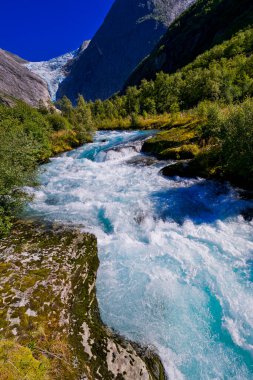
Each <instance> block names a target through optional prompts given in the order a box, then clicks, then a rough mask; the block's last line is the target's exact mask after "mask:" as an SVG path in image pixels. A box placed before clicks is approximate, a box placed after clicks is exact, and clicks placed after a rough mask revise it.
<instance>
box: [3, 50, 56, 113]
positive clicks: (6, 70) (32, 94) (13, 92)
mask: <svg viewBox="0 0 253 380" xmlns="http://www.w3.org/2000/svg"><path fill="white" fill-rule="evenodd" d="M24 63H25V61H23V60H22V59H21V58H19V57H17V56H15V55H12V54H11V53H8V52H6V51H4V50H2V49H0V94H1V98H3V99H4V96H5V95H7V97H8V96H10V97H13V98H15V99H20V100H23V101H24V102H26V103H28V104H30V105H31V106H34V107H36V106H38V105H39V104H40V102H42V103H44V104H45V105H46V104H47V103H48V101H49V100H50V96H49V92H48V89H47V85H46V83H45V82H44V81H43V80H42V79H41V78H40V77H39V76H37V75H35V74H34V73H32V72H30V71H29V70H28V69H27V68H26V67H25V65H24ZM7 103H8V101H7Z"/></svg>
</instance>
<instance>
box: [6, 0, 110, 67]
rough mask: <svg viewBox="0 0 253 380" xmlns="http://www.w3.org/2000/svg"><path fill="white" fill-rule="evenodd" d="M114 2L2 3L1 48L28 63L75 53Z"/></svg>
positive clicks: (14, 0) (51, 0) (31, 0)
mask: <svg viewBox="0 0 253 380" xmlns="http://www.w3.org/2000/svg"><path fill="white" fill-rule="evenodd" d="M113 2H114V0H2V1H1V21H0V48H2V49H5V50H8V51H10V52H12V53H15V54H17V55H19V56H21V57H22V58H25V59H27V60H28V61H42V60H48V59H50V58H53V57H57V56H59V55H61V54H63V53H66V52H69V51H72V50H75V49H77V48H78V47H79V46H80V45H81V43H82V42H83V41H84V40H89V39H91V38H92V37H93V35H94V34H95V33H96V31H97V30H98V28H99V26H100V25H101V24H102V22H103V20H104V18H105V16H106V14H107V12H108V10H109V9H110V7H111V5H112V3H113Z"/></svg>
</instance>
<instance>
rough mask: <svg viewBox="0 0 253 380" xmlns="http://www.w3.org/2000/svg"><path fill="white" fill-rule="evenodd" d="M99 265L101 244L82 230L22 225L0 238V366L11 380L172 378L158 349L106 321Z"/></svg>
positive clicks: (56, 226)
mask: <svg viewBox="0 0 253 380" xmlns="http://www.w3.org/2000/svg"><path fill="white" fill-rule="evenodd" d="M98 266H99V260H98V256H97V242H96V238H95V237H94V236H93V235H91V234H88V233H82V232H80V230H78V229H73V228H70V227H61V226H59V225H57V224H52V223H46V224H45V223H44V224H43V223H42V222H35V221H22V222H18V223H16V224H15V226H14V228H13V230H12V233H11V235H10V236H9V237H7V238H5V239H2V240H0V270H1V279H0V289H1V292H0V293H1V296H0V302H1V325H0V328H1V340H0V345H1V348H3V347H5V349H4V351H5V359H4V357H3V356H2V354H1V355H0V368H1V370H2V371H3V372H2V371H1V372H2V373H5V374H6V376H7V377H6V378H9V377H8V374H9V375H10V374H12V378H14V377H15V373H16V375H17V376H20V375H22V376H28V377H27V378H29V379H30V378H31V379H34V378H35V377H36V378H38V379H41V380H44V379H50V380H51V379H54V380H55V379H59V380H63V379H66V380H67V379H70V378H71V379H89V380H95V379H96V380H99V379H101V380H105V379H108V380H109V379H116V378H117V379H122V380H123V379H126V380H127V379H128V380H132V379H144V380H150V379H152V380H153V379H154V380H156V379H157V380H158V379H159V380H160V379H165V374H164V371H163V367H162V364H161V362H160V360H159V358H158V356H157V355H156V354H154V353H153V352H152V350H150V349H144V348H141V347H140V346H137V345H136V344H133V343H131V342H129V341H127V340H125V339H124V338H122V337H120V336H118V335H117V334H115V333H113V332H112V331H111V330H110V329H108V328H107V327H106V326H105V325H104V324H103V323H102V321H101V319H100V313H99V310H98V304H97V298H96V275H97V270H98ZM17 354H18V356H17ZM22 363H23V364H22ZM24 363H26V365H25V366H24ZM13 367H16V370H14V369H13ZM13 376H14V377H13Z"/></svg>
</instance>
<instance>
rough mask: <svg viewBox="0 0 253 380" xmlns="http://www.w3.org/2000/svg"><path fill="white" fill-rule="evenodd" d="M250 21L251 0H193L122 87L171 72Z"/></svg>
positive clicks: (230, 35)
mask: <svg viewBox="0 0 253 380" xmlns="http://www.w3.org/2000/svg"><path fill="white" fill-rule="evenodd" d="M252 24H253V3H252V1H251V0H240V1H238V0H208V1H207V0H197V1H196V2H195V3H194V4H193V5H192V6H191V7H190V8H189V9H188V10H186V11H185V12H184V13H183V14H182V15H181V16H180V17H179V18H178V19H176V20H175V21H174V23H173V24H172V25H171V26H170V27H169V29H168V31H167V33H166V34H165V35H164V37H163V38H162V39H161V40H160V42H159V44H158V45H157V47H156V48H155V49H154V51H153V52H152V53H151V54H150V56H148V57H147V58H146V59H144V61H143V62H141V63H140V65H139V66H138V67H137V69H136V70H135V71H134V72H133V73H132V75H131V76H130V78H129V79H128V82H127V85H126V87H127V86H129V85H130V86H132V85H139V84H140V82H141V80H142V79H143V78H146V79H154V78H155V75H156V73H157V72H159V71H164V72H166V73H174V72H176V71H177V70H179V69H181V68H182V67H185V66H186V65H187V64H189V63H191V62H193V60H194V59H196V57H198V56H199V55H200V54H202V53H204V52H205V51H208V50H210V49H211V48H212V47H213V46H215V45H218V44H221V43H222V42H224V41H226V40H229V39H230V38H231V37H232V36H233V35H234V34H235V33H237V32H239V31H240V30H243V29H245V28H247V27H249V26H252Z"/></svg>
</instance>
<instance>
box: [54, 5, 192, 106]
mask: <svg viewBox="0 0 253 380" xmlns="http://www.w3.org/2000/svg"><path fill="white" fill-rule="evenodd" d="M193 1H194V0H180V1H176V0H116V1H115V2H114V4H113V6H112V8H111V10H110V12H109V14H108V15H107V17H106V19H105V21H104V23H103V25H102V26H101V28H100V29H99V30H98V32H97V33H96V35H95V37H94V38H93V40H92V41H91V43H90V45H89V47H88V48H87V50H86V51H85V52H83V53H82V54H81V55H80V57H79V59H78V60H77V61H76V62H75V63H74V65H73V66H72V69H71V72H70V74H69V76H68V77H67V78H66V79H65V80H64V81H63V82H62V84H61V85H60V88H59V91H58V94H57V97H58V98H59V97H62V96H63V95H67V96H68V97H69V98H70V99H71V100H72V101H75V100H76V98H77V96H78V94H79V93H80V94H82V95H84V97H85V98H86V99H87V100H90V99H91V100H94V99H97V98H101V99H105V98H108V97H110V96H111V95H112V94H113V93H115V92H117V91H119V90H121V88H122V86H123V84H124V82H125V81H126V79H127V78H128V76H129V75H130V73H131V72H132V70H133V69H134V68H135V67H136V65H137V64H138V63H139V62H140V61H141V60H142V59H143V58H144V57H145V56H147V55H148V54H149V53H150V51H151V50H152V49H153V48H154V46H155V45H156V43H157V42H158V41H159V39H160V37H161V36H162V35H163V34H164V32H165V30H166V26H167V25H168V24H170V23H171V22H172V21H173V20H174V18H175V17H176V15H178V14H179V13H180V12H182V11H183V10H184V9H185V8H186V7H188V5H189V4H191V3H192V2H193Z"/></svg>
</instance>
